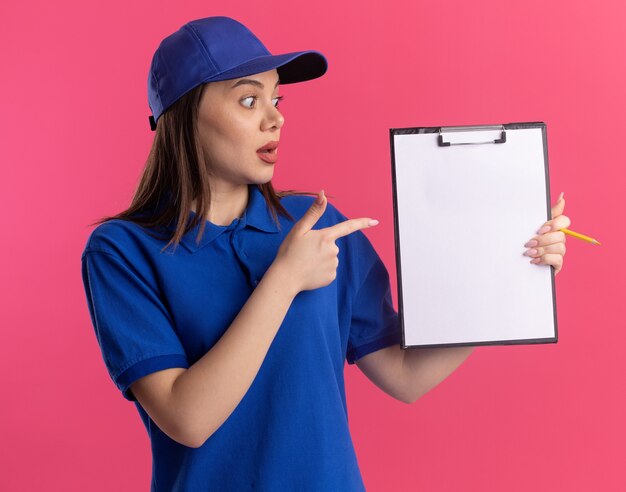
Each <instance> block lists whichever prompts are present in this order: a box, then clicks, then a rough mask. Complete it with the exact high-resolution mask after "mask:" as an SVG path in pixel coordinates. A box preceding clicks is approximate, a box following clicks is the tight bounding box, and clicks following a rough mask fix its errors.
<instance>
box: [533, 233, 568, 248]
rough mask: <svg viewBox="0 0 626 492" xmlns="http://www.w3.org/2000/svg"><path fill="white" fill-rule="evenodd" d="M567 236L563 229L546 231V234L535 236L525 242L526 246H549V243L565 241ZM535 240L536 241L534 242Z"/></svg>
mask: <svg viewBox="0 0 626 492" xmlns="http://www.w3.org/2000/svg"><path fill="white" fill-rule="evenodd" d="M566 238H567V236H566V235H565V233H564V232H561V231H554V232H546V233H545V234H541V235H539V236H534V237H533V238H532V239H531V240H530V241H528V242H527V243H526V244H524V246H525V247H527V248H535V247H537V246H547V245H548V244H555V243H564V242H565V241H566ZM533 241H535V242H534V243H533Z"/></svg>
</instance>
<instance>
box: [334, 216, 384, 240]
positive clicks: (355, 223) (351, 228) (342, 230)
mask: <svg viewBox="0 0 626 492" xmlns="http://www.w3.org/2000/svg"><path fill="white" fill-rule="evenodd" d="M376 224H378V221H377V220H372V219H370V218H369V217H363V218H360V219H348V220H344V221H343V222H340V223H339V224H335V225H334V226H330V227H326V228H325V230H326V232H327V234H328V235H329V236H330V237H331V238H332V239H333V240H335V239H338V238H340V237H343V236H347V235H348V234H352V233H353V232H356V231H358V230H360V229H365V228H366V227H371V226H375V225H376Z"/></svg>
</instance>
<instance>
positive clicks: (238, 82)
mask: <svg viewBox="0 0 626 492" xmlns="http://www.w3.org/2000/svg"><path fill="white" fill-rule="evenodd" d="M243 84H251V85H256V86H257V87H260V88H261V89H263V88H264V87H265V86H264V85H263V84H262V83H261V82H259V81H258V80H253V79H241V80H238V81H237V82H236V83H235V84H234V85H232V86H231V87H230V88H231V89H234V88H235V87H239V86H240V85H243ZM278 84H280V79H279V80H277V81H276V85H275V86H274V88H276V87H278Z"/></svg>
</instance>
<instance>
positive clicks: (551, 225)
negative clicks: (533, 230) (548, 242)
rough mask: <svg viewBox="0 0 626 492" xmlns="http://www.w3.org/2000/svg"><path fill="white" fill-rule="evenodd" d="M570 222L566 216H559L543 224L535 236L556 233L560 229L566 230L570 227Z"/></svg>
mask: <svg viewBox="0 0 626 492" xmlns="http://www.w3.org/2000/svg"><path fill="white" fill-rule="evenodd" d="M570 224H571V221H570V219H569V217H568V216H567V215H559V216H558V217H555V218H554V219H551V220H548V221H547V222H544V223H543V225H542V226H541V227H540V228H539V230H538V231H537V234H545V233H547V232H550V231H558V230H560V229H566V228H568V227H569V226H570Z"/></svg>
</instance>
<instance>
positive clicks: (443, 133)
mask: <svg viewBox="0 0 626 492" xmlns="http://www.w3.org/2000/svg"><path fill="white" fill-rule="evenodd" d="M490 130H491V131H500V137H499V138H494V139H493V140H483V141H480V142H474V141H469V142H468V141H463V142H451V141H450V138H449V137H450V136H451V135H452V134H454V133H455V132H470V131H490ZM444 137H447V138H448V140H447V141H446V140H445V139H444ZM505 142H506V130H505V129H504V125H483V126H446V127H444V126H442V127H441V128H439V137H438V138H437V144H438V145H439V147H449V146H450V145H475V144H487V143H494V144H501V143H505Z"/></svg>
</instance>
